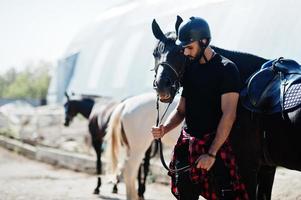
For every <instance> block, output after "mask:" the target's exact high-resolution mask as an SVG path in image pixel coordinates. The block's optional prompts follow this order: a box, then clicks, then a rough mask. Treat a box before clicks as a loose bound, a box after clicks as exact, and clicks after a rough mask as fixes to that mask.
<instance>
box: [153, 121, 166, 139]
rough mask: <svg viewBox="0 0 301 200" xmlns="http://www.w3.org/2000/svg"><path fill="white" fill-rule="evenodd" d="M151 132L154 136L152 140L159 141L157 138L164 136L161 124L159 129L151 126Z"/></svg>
mask: <svg viewBox="0 0 301 200" xmlns="http://www.w3.org/2000/svg"><path fill="white" fill-rule="evenodd" d="M151 132H152V134H153V136H154V139H159V138H161V137H163V136H164V134H165V130H164V126H163V125H162V124H161V125H160V126H159V127H158V126H153V127H152V131H151Z"/></svg>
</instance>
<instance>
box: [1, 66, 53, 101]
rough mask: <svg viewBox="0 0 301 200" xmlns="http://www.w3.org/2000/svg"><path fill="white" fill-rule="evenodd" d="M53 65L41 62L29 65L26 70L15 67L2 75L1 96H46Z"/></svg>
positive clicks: (39, 97)
mask: <svg viewBox="0 0 301 200" xmlns="http://www.w3.org/2000/svg"><path fill="white" fill-rule="evenodd" d="M50 67H51V65H50V64H49V63H46V62H40V63H39V64H37V65H30V66H27V67H26V69H25V70H23V71H21V72H16V71H15V70H14V69H11V70H9V71H7V72H6V73H5V74H3V75H1V76H0V96H1V97H2V98H34V99H43V98H46V95H47V90H48V86H49V81H50V76H49V70H50Z"/></svg>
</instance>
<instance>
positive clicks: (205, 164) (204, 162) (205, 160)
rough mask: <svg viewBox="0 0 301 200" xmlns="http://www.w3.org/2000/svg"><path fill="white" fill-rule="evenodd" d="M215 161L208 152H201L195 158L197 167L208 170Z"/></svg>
mask: <svg viewBox="0 0 301 200" xmlns="http://www.w3.org/2000/svg"><path fill="white" fill-rule="evenodd" d="M214 162H215V158H214V157H212V156H209V155H208V154H203V155H201V156H200V157H199V158H198V159H197V166H196V167H197V168H201V169H204V170H207V171H209V170H210V169H211V167H212V166H213V164H214Z"/></svg>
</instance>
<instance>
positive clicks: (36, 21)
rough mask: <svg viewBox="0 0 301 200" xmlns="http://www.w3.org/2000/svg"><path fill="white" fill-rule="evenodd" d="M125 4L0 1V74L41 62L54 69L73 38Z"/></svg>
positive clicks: (70, 0)
mask: <svg viewBox="0 0 301 200" xmlns="http://www.w3.org/2000/svg"><path fill="white" fill-rule="evenodd" d="M125 1H126V0H110V1H107V0H0V45H1V47H0V73H4V72H5V71H7V70H8V69H9V68H12V67H14V68H15V69H17V70H22V69H23V68H24V67H25V66H26V65H28V64H29V63H37V62H39V61H40V60H44V61H47V62H51V63H53V64H54V65H55V64H56V62H57V60H58V59H59V58H60V56H62V55H63V53H64V51H65V50H66V49H67V47H68V45H69V44H70V43H71V41H72V39H73V38H74V37H75V36H76V34H77V33H78V32H79V31H81V30H82V29H83V28H84V27H85V26H87V25H88V24H89V23H91V22H92V21H93V20H95V19H96V18H97V16H98V15H99V14H100V13H101V12H102V11H104V10H106V9H107V8H108V7H110V6H112V5H113V4H119V3H122V2H125Z"/></svg>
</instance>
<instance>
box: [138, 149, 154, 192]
mask: <svg viewBox="0 0 301 200" xmlns="http://www.w3.org/2000/svg"><path fill="white" fill-rule="evenodd" d="M151 152H152V145H150V147H149V148H148V149H147V151H146V152H145V157H144V159H143V163H142V164H141V165H140V167H139V171H138V195H139V197H140V198H144V192H145V183H146V178H147V174H148V171H149V161H150V158H151ZM142 173H143V176H142Z"/></svg>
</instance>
